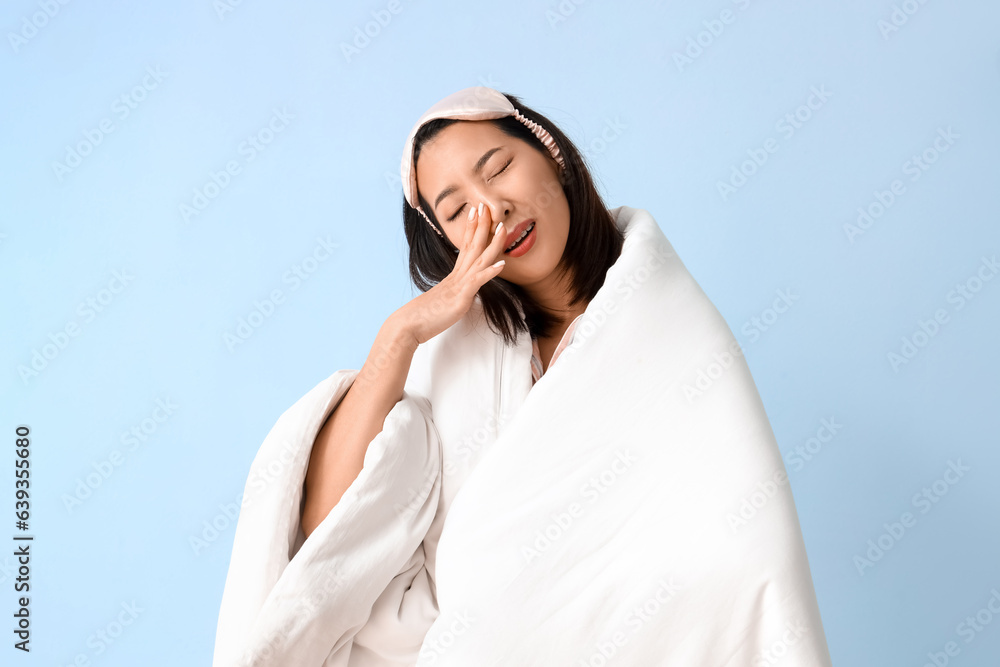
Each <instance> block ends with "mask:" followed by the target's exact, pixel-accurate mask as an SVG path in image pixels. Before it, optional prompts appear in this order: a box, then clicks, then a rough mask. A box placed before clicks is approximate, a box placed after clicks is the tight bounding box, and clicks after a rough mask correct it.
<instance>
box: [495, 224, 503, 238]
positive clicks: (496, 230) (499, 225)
mask: <svg viewBox="0 0 1000 667" xmlns="http://www.w3.org/2000/svg"><path fill="white" fill-rule="evenodd" d="M501 227H503V222H502V221H501V222H498V223H497V226H496V229H494V230H493V235H494V236H496V234H497V232H499V231H500V228H501Z"/></svg>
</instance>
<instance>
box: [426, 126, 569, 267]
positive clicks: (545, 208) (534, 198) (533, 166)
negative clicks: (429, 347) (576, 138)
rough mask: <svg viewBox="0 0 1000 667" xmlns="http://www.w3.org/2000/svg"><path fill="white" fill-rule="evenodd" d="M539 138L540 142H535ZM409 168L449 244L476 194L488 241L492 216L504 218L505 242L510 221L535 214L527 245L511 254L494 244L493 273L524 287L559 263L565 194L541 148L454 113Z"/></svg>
mask: <svg viewBox="0 0 1000 667" xmlns="http://www.w3.org/2000/svg"><path fill="white" fill-rule="evenodd" d="M538 145H539V147H541V148H542V149H543V150H545V149H544V146H542V144H541V142H539V144H538ZM484 157H485V158H486V161H485V162H484V163H483V164H482V166H481V169H480V170H479V171H478V172H476V171H475V167H476V165H477V163H478V162H479V161H480V160H482V159H483V158H484ZM416 171H417V189H418V190H419V191H420V194H421V196H423V198H424V200H425V201H427V202H428V203H429V204H430V206H431V207H432V209H433V211H434V215H435V219H436V220H437V221H438V222H439V227H440V228H441V231H442V232H444V234H445V235H446V236H447V237H448V239H449V240H450V241H451V242H452V243H453V244H454V245H455V247H461V244H462V238H463V235H464V233H465V228H466V226H467V225H468V224H469V218H468V215H469V209H470V208H472V207H478V206H479V202H482V203H483V207H484V208H489V210H490V215H491V216H492V219H493V222H492V225H491V229H490V230H489V232H488V238H487V243H488V242H489V241H490V240H492V238H493V229H495V228H496V223H498V222H500V221H503V223H504V227H505V228H506V229H507V239H506V240H505V241H504V246H505V247H504V250H506V248H507V247H509V246H510V244H511V243H513V242H514V240H515V238H516V237H515V236H514V235H513V231H514V228H515V227H517V225H518V224H519V223H521V222H524V221H528V220H534V222H535V227H534V230H533V232H532V234H533V235H534V237H535V239H534V244H533V245H532V246H531V247H530V248H529V249H528V251H527V252H526V253H524V254H523V255H520V256H518V257H512V256H511V255H510V254H508V253H503V252H501V254H500V255H499V256H498V257H497V259H498V260H499V259H503V260H506V264H505V265H504V267H503V269H502V270H501V271H500V274H499V275H500V276H501V277H502V278H503V279H504V280H509V281H510V282H512V283H515V284H517V285H521V286H524V287H530V286H531V285H533V284H536V283H538V282H540V281H542V280H543V279H545V278H546V277H547V276H549V275H550V274H551V273H552V272H553V270H554V269H555V268H556V266H557V265H558V264H559V261H560V260H561V259H562V255H563V250H564V249H565V248H566V239H567V238H568V236H569V202H568V201H567V200H566V194H565V193H564V192H563V189H562V186H561V185H560V184H559V165H558V164H557V163H556V161H555V160H554V159H552V157H551V156H550V155H549V154H548V152H547V151H546V152H545V153H544V154H543V153H542V152H540V151H538V150H536V149H535V148H534V147H532V146H529V145H528V144H526V143H525V142H524V141H522V140H520V139H517V138H514V137H511V136H510V135H507V134H504V133H503V132H502V131H501V130H500V129H499V128H498V127H496V126H495V125H494V124H493V123H491V122H489V121H459V122H456V123H452V124H451V125H449V126H448V127H446V128H444V129H443V130H441V131H440V132H439V133H438V134H437V135H436V136H435V137H434V139H432V140H431V141H429V142H427V143H426V144H424V146H423V147H422V148H421V151H420V157H419V158H418V160H417V165H416ZM442 193H444V196H442ZM483 215H484V216H485V212H484V214H483Z"/></svg>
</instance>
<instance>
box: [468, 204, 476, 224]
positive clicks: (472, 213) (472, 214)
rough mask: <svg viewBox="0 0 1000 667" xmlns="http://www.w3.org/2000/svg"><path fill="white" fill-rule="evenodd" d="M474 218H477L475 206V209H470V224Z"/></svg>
mask: <svg viewBox="0 0 1000 667" xmlns="http://www.w3.org/2000/svg"><path fill="white" fill-rule="evenodd" d="M474 217H476V207H475V206H473V207H471V208H470V209H469V222H472V219H473V218H474Z"/></svg>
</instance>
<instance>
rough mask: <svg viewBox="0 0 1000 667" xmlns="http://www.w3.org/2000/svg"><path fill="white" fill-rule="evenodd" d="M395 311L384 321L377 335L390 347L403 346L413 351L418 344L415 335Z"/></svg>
mask: <svg viewBox="0 0 1000 667" xmlns="http://www.w3.org/2000/svg"><path fill="white" fill-rule="evenodd" d="M397 313H398V311H397V312H396V313H393V314H392V315H391V316H390V317H389V319H387V320H386V321H385V323H384V324H383V325H382V328H381V329H380V330H379V334H378V335H379V336H380V337H381V338H383V339H384V340H385V341H386V343H388V344H389V345H390V346H392V347H403V348H405V349H407V350H409V351H410V352H415V351H416V349H417V346H418V345H419V342H418V341H417V337H416V335H415V334H414V332H413V329H411V328H410V327H409V325H407V323H406V322H404V321H403V319H402V318H401V317H400V315H398V314H397Z"/></svg>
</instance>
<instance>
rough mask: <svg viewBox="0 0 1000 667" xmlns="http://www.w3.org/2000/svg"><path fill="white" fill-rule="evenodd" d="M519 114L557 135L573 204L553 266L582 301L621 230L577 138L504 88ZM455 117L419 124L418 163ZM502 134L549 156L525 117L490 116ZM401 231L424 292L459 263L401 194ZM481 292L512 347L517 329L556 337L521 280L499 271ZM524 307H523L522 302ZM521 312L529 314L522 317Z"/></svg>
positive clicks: (609, 260) (613, 256)
mask: <svg viewBox="0 0 1000 667" xmlns="http://www.w3.org/2000/svg"><path fill="white" fill-rule="evenodd" d="M503 95H504V97H506V98H507V99H508V100H510V102H511V103H512V104H513V105H514V108H516V109H517V110H518V111H519V112H520V113H521V114H523V115H524V116H526V117H527V118H528V119H529V120H532V121H534V122H536V123H538V124H539V125H541V126H542V127H544V128H545V129H546V130H547V131H548V132H549V134H551V135H552V138H553V139H554V140H555V142H556V145H557V146H558V147H559V151H560V153H561V154H562V156H563V159H564V160H565V162H566V167H565V169H563V170H562V171H561V173H560V176H559V182H560V185H561V186H562V190H563V193H565V195H566V199H567V201H568V202H569V214H570V221H571V223H570V228H569V237H568V238H567V239H566V248H565V251H564V252H563V255H562V258H561V259H560V261H559V265H558V266H557V268H556V270H557V271H560V272H566V273H568V274H569V275H570V276H571V293H572V294H571V302H570V303H571V305H575V304H577V303H579V302H580V301H581V300H584V299H585V300H586V301H587V302H589V301H590V300H591V299H593V298H594V295H595V294H597V291H598V290H599V289H600V288H601V286H602V285H603V284H604V278H605V275H606V274H607V271H608V268H610V267H611V265H612V264H614V263H615V261H616V260H617V259H618V257H619V255H620V254H621V250H622V245H623V244H624V242H625V237H624V234H622V232H621V230H619V229H618V227H617V225H616V224H615V219H614V216H612V215H611V211H609V210H608V208H607V207H606V206H605V205H604V202H603V200H602V199H601V196H600V194H599V193H598V192H597V188H596V187H595V186H594V181H593V179H592V178H591V175H590V171H589V170H588V168H587V165H586V163H585V162H584V159H583V156H582V155H581V154H580V151H579V150H578V149H577V148H576V146H575V145H574V144H573V142H572V141H570V140H569V137H567V136H566V135H565V134H564V133H563V132H562V131H561V130H560V129H559V128H558V127H556V126H555V124H553V123H552V121H550V120H549V119H548V118H546V117H545V116H543V115H542V114H540V113H538V112H537V111H535V110H534V109H531V108H530V107H527V106H525V105H524V104H523V103H522V102H521V100H519V99H518V98H517V97H516V96H514V95H509V94H507V93H503ZM458 122H463V121H458V120H455V119H451V118H439V119H435V120H432V121H429V122H428V123H426V124H424V125H422V126H421V127H420V129H419V130H418V131H417V133H416V135H415V137H414V141H413V168H414V169H416V164H417V159H418V158H419V156H420V149H421V147H422V146H423V144H424V143H425V142H427V141H429V140H431V139H433V138H434V137H435V136H436V135H437V133H438V132H440V131H441V130H443V129H444V128H446V127H448V126H449V125H451V124H452V123H458ZM486 122H491V123H493V124H495V125H496V126H497V127H498V128H499V129H500V130H501V131H502V132H504V133H505V134H507V135H509V136H512V137H515V138H518V139H521V140H523V141H525V142H526V143H527V144H528V145H530V146H532V147H534V148H535V149H536V150H538V151H539V152H541V153H542V154H543V155H545V156H547V157H548V156H549V152H548V149H546V148H545V146H544V145H543V144H542V142H541V141H539V140H538V138H537V137H536V136H535V135H534V134H532V133H531V130H529V129H528V128H527V127H526V126H525V125H524V124H523V123H521V122H520V121H519V120H517V119H516V118H514V117H513V116H506V117H504V118H498V119H495V120H490V121H486ZM418 197H419V201H420V206H421V208H423V210H424V211H425V212H426V213H427V215H428V217H430V219H431V220H433V221H434V224H435V226H437V228H438V229H441V230H443V229H444V228H443V227H442V226H441V224H440V223H438V220H437V217H436V216H435V215H434V212H433V210H432V209H431V206H430V205H428V203H427V202H426V201H425V200H424V198H423V197H422V196H420V195H419V193H418ZM403 230H404V233H405V234H406V241H407V243H408V244H409V246H410V262H409V263H410V278H411V279H412V280H413V283H414V285H416V286H417V288H418V289H420V290H421V291H422V292H426V291H427V290H429V289H431V288H432V287H434V285H436V284H437V283H439V282H440V281H441V280H443V279H444V278H445V277H446V276H447V275H448V274H449V273H451V272H452V270H453V269H454V268H455V258H456V257H457V253H458V249H457V248H456V247H455V244H453V243H452V242H451V241H449V240H448V238H447V237H446V236H440V235H438V234H437V232H435V231H434V230H433V229H431V227H430V225H428V224H427V221H426V220H425V219H424V218H423V216H422V215H420V212H419V211H417V209H416V208H414V207H412V206H410V205H409V203H408V202H407V201H406V197H405V196H404V197H403ZM478 294H479V298H480V300H481V301H482V305H483V311H484V313H485V316H486V319H487V322H488V323H489V325H490V328H492V329H493V330H494V331H495V332H496V333H497V334H498V335H500V336H502V337H503V339H504V342H505V343H506V344H507V345H513V344H514V342H515V341H516V336H517V333H518V332H521V331H527V332H529V334H530V335H531V336H532V337H539V336H540V337H546V336H549V335H552V331H553V329H554V327H555V325H556V319H555V317H554V316H553V315H552V314H551V313H549V312H548V311H547V310H545V309H544V308H542V306H540V305H539V304H538V303H537V302H536V301H535V300H534V299H532V298H531V296H529V295H528V293H527V292H526V291H525V290H524V289H523V288H522V287H521V286H520V285H516V284H514V283H512V282H510V281H507V280H504V279H502V278H500V277H499V276H497V277H495V278H493V279H491V280H489V281H487V282H486V283H485V284H484V285H483V286H482V287H480V288H479V292H478ZM519 306H520V309H519V308H518V307H519ZM521 311H523V313H524V317H523V319H522V316H521Z"/></svg>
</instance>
